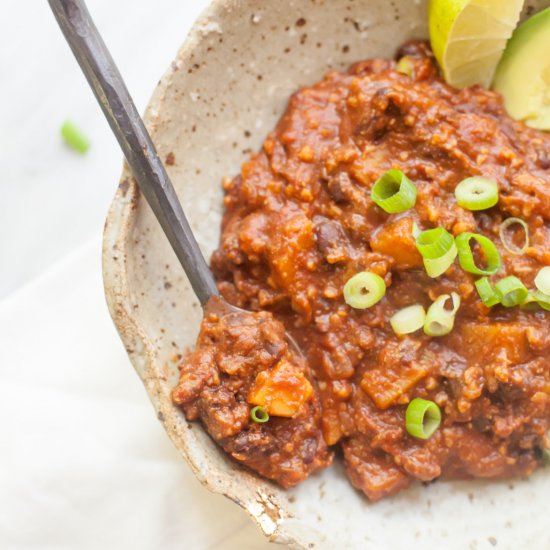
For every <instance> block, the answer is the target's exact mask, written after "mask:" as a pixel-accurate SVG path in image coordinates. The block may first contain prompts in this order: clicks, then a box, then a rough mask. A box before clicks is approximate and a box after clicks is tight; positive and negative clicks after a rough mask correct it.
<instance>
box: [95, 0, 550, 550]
mask: <svg viewBox="0 0 550 550" xmlns="http://www.w3.org/2000/svg"><path fill="white" fill-rule="evenodd" d="M527 4H528V5H529V9H532V8H533V7H536V8H540V7H543V6H547V5H550V1H549V0H544V1H532V0H528V1H527ZM426 22H427V16H426V2H425V1H420V0H261V1H259V0H217V1H214V2H212V4H211V6H210V8H209V9H208V10H207V11H206V12H205V13H204V14H203V16H202V17H201V18H200V19H199V20H198V21H197V22H196V24H195V26H194V28H193V30H192V31H191V33H190V35H189V37H188V38H187V40H186V42H185V44H184V45H183V47H182V48H181V50H180V52H179V54H178V56H177V58H176V59H175V60H174V61H173V62H172V64H171V66H170V68H169V70H168V71H167V73H166V74H165V76H164V77H163V78H162V80H161V81H160V83H159V85H158V87H157V89H156V91H155V93H154V95H153V98H152V99H151V102H150V104H149V107H148V109H147V113H146V115H145V120H146V123H147V125H148V127H149V129H150V131H151V134H152V136H153V140H154V141H155V143H156V145H157V147H158V150H159V153H160V155H161V156H162V158H163V159H165V162H166V165H167V167H168V171H169V173H170V176H171V178H172V181H173V182H174V185H175V187H176V190H177V191H178V193H179V196H180V199H181V201H182V203H183V206H184V209H185V210H186V212H187V214H188V216H189V218H190V222H191V225H192V226H193V228H194V230H195V232H196V235H197V237H198V240H199V242H200V245H201V247H202V249H203V251H204V253H205V254H206V255H210V253H211V252H212V251H213V250H214V248H215V247H216V246H217V242H218V236H219V224H220V216H221V213H222V192H221V186H220V180H221V178H222V177H223V176H226V175H234V174H236V173H237V172H238V170H239V167H240V164H241V162H242V161H243V160H244V159H245V158H246V157H247V155H248V154H249V152H250V151H252V150H254V149H257V148H258V147H259V146H260V144H261V142H262V139H263V138H264V137H265V135H266V134H267V133H268V131H269V130H270V129H271V128H272V127H273V126H274V124H275V121H276V120H277V118H278V117H279V116H280V115H281V113H282V112H283V109H284V107H285V104H286V102H287V99H288V97H289V95H290V94H291V92H292V91H293V90H295V89H296V88H298V87H299V86H301V85H303V84H308V83H313V82H315V81H316V80H318V79H319V78H321V77H322V76H323V74H324V73H326V72H327V71H328V70H329V69H340V68H344V67H346V66H347V65H348V64H349V63H351V62H353V61H356V60H359V59H365V58H369V57H375V56H380V57H391V56H393V54H394V51H395V49H396V47H397V46H398V45H399V44H400V43H402V42H403V41H405V40H407V39H409V38H413V37H424V36H426V32H427V31H426ZM104 276H105V289H106V294H107V300H108V303H109V308H110V311H111V314H112V316H113V319H114V321H115V324H116V326H117V328H118V330H119V332H120V335H121V337H122V340H123V341H124V344H125V346H126V349H127V351H128V354H129V356H130V359H131V361H132V363H133V365H134V367H135V369H136V371H137V373H138V374H139V376H140V377H141V379H142V380H143V383H144V385H145V387H146V389H147V391H148V393H149V395H150V397H151V400H152V402H153V404H154V407H155V409H156V411H157V415H158V418H159V419H160V421H161V422H163V424H164V426H165V428H166V432H167V433H168V436H169V437H170V438H171V439H172V441H173V442H174V444H175V445H176V447H177V448H178V449H179V451H180V452H181V454H182V456H183V457H184V458H185V459H186V460H187V462H188V463H189V465H190V466H191V468H192V469H193V471H194V472H195V474H196V476H197V477H198V478H199V479H200V480H201V481H202V482H203V483H204V484H205V485H206V486H207V487H208V488H209V489H210V490H212V491H214V492H218V493H223V494H224V495H226V496H227V497H229V498H230V499H232V500H234V501H235V502H236V503H237V504H239V506H242V507H243V508H244V509H246V510H247V511H248V513H249V514H250V516H251V517H252V518H253V519H254V520H255V521H256V522H257V523H258V525H259V526H260V528H261V529H262V530H263V532H264V533H265V534H266V536H267V537H269V538H270V539H271V540H273V541H278V542H284V543H288V544H290V545H291V546H293V547H297V548H327V549H329V548H330V549H334V548H342V549H344V548H345V549H354V548H361V549H363V548H369V549H381V548H384V549H399V548H409V547H415V548H416V547H419V546H420V545H423V546H424V548H427V549H431V548H446V549H479V550H481V549H483V548H488V549H490V548H492V547H493V546H497V548H514V549H518V548H530V549H531V550H534V549H539V548H540V549H548V548H550V529H549V523H548V512H547V504H546V503H547V495H548V494H550V475H549V472H548V470H546V471H540V472H538V473H537V474H536V475H534V476H533V477H532V478H531V479H529V480H516V481H514V482H468V483H466V482H453V483H449V482H441V483H434V484H432V485H430V486H429V487H423V486H420V485H417V486H415V487H413V488H412V489H410V490H408V491H404V492H403V493H401V494H399V495H398V496H396V497H394V498H392V499H389V500H385V501H383V502H380V503H378V504H376V505H372V504H369V503H368V502H367V500H366V499H365V498H363V497H362V496H361V495H360V494H359V493H357V492H356V491H354V490H353V488H352V487H351V485H350V484H349V483H348V482H347V481H346V479H345V476H344V473H343V469H342V467H341V465H340V464H339V463H338V461H336V464H335V465H334V466H333V467H332V468H330V469H328V470H326V471H325V472H323V473H322V474H320V475H315V476H313V477H312V478H310V479H309V480H308V481H306V482H305V483H303V484H302V485H301V486H300V487H298V488H296V489H294V490H291V491H286V492H285V491H282V490H280V489H278V488H277V487H275V486H274V485H272V484H271V483H269V482H266V481H264V480H263V479H260V478H258V477H256V476H254V475H252V474H251V473H249V472H247V471H245V470H243V469H242V468H240V467H239V466H237V465H236V464H235V463H233V462H231V461H230V460H228V459H227V458H226V457H225V456H224V455H223V454H222V453H221V452H220V451H219V449H218V448H217V447H216V446H215V445H214V444H213V443H212V441H211V440H210V439H209V437H208V436H207V435H206V434H205V432H204V431H203V429H202V428H201V426H200V425H199V424H189V423H187V422H186V421H185V418H184V416H183V414H182V413H181V412H180V411H179V410H178V409H177V408H176V407H174V406H173V405H172V403H171V401H170V390H171V388H172V387H173V385H174V383H175V381H176V378H177V369H176V367H175V363H174V361H175V355H176V354H177V353H178V352H181V351H182V350H183V349H185V348H186V347H188V346H192V345H193V343H194V341H195V337H196V335H197V332H198V328H199V323H200V320H201V308H200V307H199V305H198V303H197V301H196V299H195V297H194V295H193V293H192V291H191V289H190V287H189V284H188V282H187V280H186V278H185V276H184V274H183V272H182V269H181V267H180V266H179V264H178V261H177V259H176V257H175V255H174V254H173V252H172V250H171V249H170V246H169V245H168V242H167V241H166V239H165V237H164V235H163V234H162V232H161V230H160V227H159V226H158V224H157V222H156V220H155V219H154V217H153V215H152V213H151V211H150V209H149V208H148V206H147V205H146V203H145V201H144V200H143V199H142V197H141V196H140V193H139V192H138V189H137V188H136V185H135V183H134V181H133V179H132V177H131V175H130V174H129V172H128V170H125V171H124V173H123V176H122V180H121V183H120V185H119V189H118V191H117V194H116V197H115V199H114V202H113V205H112V208H111V211H110V213H109V216H108V219H107V224H106V229H105V241H104Z"/></svg>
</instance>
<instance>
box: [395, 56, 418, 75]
mask: <svg viewBox="0 0 550 550" xmlns="http://www.w3.org/2000/svg"><path fill="white" fill-rule="evenodd" d="M395 70H396V71H397V72H398V73H401V74H405V75H407V76H411V77H412V76H414V65H413V62H412V59H411V58H410V57H409V56H408V55H406V56H404V57H402V58H401V59H400V60H399V61H398V62H397V65H396V66H395Z"/></svg>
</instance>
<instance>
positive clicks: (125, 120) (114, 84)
mask: <svg viewBox="0 0 550 550" xmlns="http://www.w3.org/2000/svg"><path fill="white" fill-rule="evenodd" d="M48 1H49V3H50V7H51V9H52V11H53V13H54V15H55V17H56V19H57V22H58V23H59V26H60V27H61V30H62V32H63V34H64V35H65V38H66V40H67V42H68V43H69V46H70V47H71V49H72V51H73V54H74V56H75V57H76V60H77V61H78V64H79V65H80V68H81V69H82V71H83V73H84V74H85V76H86V78H87V80H88V83H89V84H90V86H91V88H92V90H93V92H94V94H95V96H96V99H97V100H98V102H99V104H100V106H101V109H102V110H103V114H104V115H105V117H106V118H107V121H108V122H109V125H110V126H111V129H112V131H113V133H114V134H115V136H116V138H117V140H118V142H119V144H120V147H121V149H122V152H123V153H124V156H125V157H126V160H127V161H128V164H129V165H130V168H131V169H132V172H133V174H134V177H135V178H136V181H137V182H138V184H139V187H140V189H141V191H142V193H143V195H144V196H145V198H146V200H147V202H148V203H149V206H150V207H151V209H152V210H153V212H154V214H155V216H156V217H157V220H158V221H159V223H160V225H161V227H162V229H163V231H164V233H165V234H166V236H167V237H168V240H169V241H170V244H171V245H172V248H173V249H174V252H175V253H176V255H177V257H178V259H179V261H180V262H181V265H182V266H183V269H184V270H185V273H186V274H187V277H188V278H189V281H190V283H191V286H192V287H193V290H194V291H195V294H196V295H197V298H198V299H199V301H200V303H201V304H202V305H204V304H205V303H206V302H207V301H208V299H209V298H210V297H211V296H213V295H217V294H218V290H217V287H216V282H215V280H214V277H213V276H212V273H211V271H210V269H209V268H208V265H207V263H206V261H205V259H204V256H203V255H202V253H201V251H200V249H199V245H198V243H197V241H196V240H195V237H194V235H193V232H192V231H191V227H190V226H189V222H188V221H187V218H186V217H185V214H184V212H183V209H182V207H181V204H180V202H179V200H178V197H177V195H176V191H175V190H174V187H173V185H172V182H171V181H170V179H169V177H168V174H167V173H166V170H165V168H164V165H163V164H162V162H161V160H160V158H159V157H158V154H157V152H156V150H155V146H154V145H153V142H152V141H151V137H150V136H149V133H148V132H147V130H146V129H145V126H144V124H143V121H142V120H141V117H140V116H139V113H138V112H137V110H136V107H135V105H134V102H133V101H132V98H131V97H130V94H129V93H128V90H127V89H126V85H125V84H124V81H123V80H122V77H121V75H120V73H119V72H118V69H117V67H116V65H115V62H114V61H113V58H112V57H111V54H110V53H109V51H108V49H107V47H106V46H105V43H104V42H103V40H102V38H101V36H100V34H99V32H98V30H97V28H96V26H95V25H94V22H93V20H92V18H91V16H90V13H89V12H88V9H87V8H86V5H85V3H84V2H83V1H82V0H48Z"/></svg>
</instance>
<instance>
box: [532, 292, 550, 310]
mask: <svg viewBox="0 0 550 550" xmlns="http://www.w3.org/2000/svg"><path fill="white" fill-rule="evenodd" d="M531 296H532V299H533V301H535V302H536V303H537V304H538V306H539V307H540V308H542V309H544V310H545V311H550V295H548V294H545V293H544V292H540V291H538V292H533V294H532V295H531Z"/></svg>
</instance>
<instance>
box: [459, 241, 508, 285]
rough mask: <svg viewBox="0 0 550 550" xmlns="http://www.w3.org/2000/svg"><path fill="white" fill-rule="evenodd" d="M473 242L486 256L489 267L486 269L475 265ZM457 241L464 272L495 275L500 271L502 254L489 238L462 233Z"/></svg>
mask: <svg viewBox="0 0 550 550" xmlns="http://www.w3.org/2000/svg"><path fill="white" fill-rule="evenodd" d="M472 240H474V241H476V242H477V244H479V246H480V247H481V250H482V251H483V254H484V255H485V260H486V262H487V267H485V268H484V269H482V268H480V267H478V266H477V265H476V263H475V260H474V253H473V251H472V248H471V246H470V241H472ZM455 241H456V247H457V249H458V261H459V262H460V267H462V269H463V270H464V271H467V272H468V273H473V274H474V275H494V274H495V273H496V272H497V271H498V270H499V269H500V254H499V253H498V250H497V247H496V246H495V245H494V243H493V242H492V241H491V240H490V239H488V238H487V237H484V236H483V235H479V234H477V233H461V234H460V235H458V237H457V238H456V239H455Z"/></svg>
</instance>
